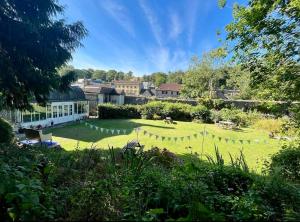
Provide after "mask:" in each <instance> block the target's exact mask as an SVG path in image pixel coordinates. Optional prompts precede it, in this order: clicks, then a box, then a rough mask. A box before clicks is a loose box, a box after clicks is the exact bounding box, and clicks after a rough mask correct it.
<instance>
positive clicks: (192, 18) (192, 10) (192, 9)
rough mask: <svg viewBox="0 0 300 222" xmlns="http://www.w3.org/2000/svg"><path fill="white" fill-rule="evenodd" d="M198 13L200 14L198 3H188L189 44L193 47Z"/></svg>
mask: <svg viewBox="0 0 300 222" xmlns="http://www.w3.org/2000/svg"><path fill="white" fill-rule="evenodd" d="M197 12H198V1H197V0H191V1H188V6H187V11H186V13H187V26H188V27H187V28H188V33H187V35H188V44H189V45H191V44H192V43H193V38H194V32H195V26H196V19H197Z"/></svg>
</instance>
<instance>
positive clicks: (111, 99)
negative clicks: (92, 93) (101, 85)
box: [98, 94, 124, 105]
mask: <svg viewBox="0 0 300 222" xmlns="http://www.w3.org/2000/svg"><path fill="white" fill-rule="evenodd" d="M98 103H99V104H101V103H113V104H118V105H123V104H124V95H104V94H99V95H98Z"/></svg>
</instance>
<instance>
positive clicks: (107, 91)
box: [100, 87, 119, 95]
mask: <svg viewBox="0 0 300 222" xmlns="http://www.w3.org/2000/svg"><path fill="white" fill-rule="evenodd" d="M100 94H109V95H119V93H118V92H117V91H116V89H114V88H110V87H101V89H100Z"/></svg>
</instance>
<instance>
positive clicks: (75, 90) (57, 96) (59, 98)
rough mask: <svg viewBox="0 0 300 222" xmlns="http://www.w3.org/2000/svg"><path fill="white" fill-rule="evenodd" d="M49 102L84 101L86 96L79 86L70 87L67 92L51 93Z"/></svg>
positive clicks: (55, 91) (56, 91)
mask: <svg viewBox="0 0 300 222" xmlns="http://www.w3.org/2000/svg"><path fill="white" fill-rule="evenodd" d="M48 100H49V102H63V101H83V100H86V99H85V95H84V92H83V90H82V89H81V88H80V87H78V86H70V89H69V90H67V91H66V92H60V91H58V90H54V91H51V92H50V94H49V99H48Z"/></svg>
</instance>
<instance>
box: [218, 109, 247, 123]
mask: <svg viewBox="0 0 300 222" xmlns="http://www.w3.org/2000/svg"><path fill="white" fill-rule="evenodd" d="M219 114H220V118H221V120H225V121H227V120H229V121H232V122H234V123H236V124H237V125H238V126H242V127H245V126H248V125H249V119H248V116H247V113H245V112H243V111H242V110H239V109H227V108H224V109H221V110H220V112H219Z"/></svg>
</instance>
